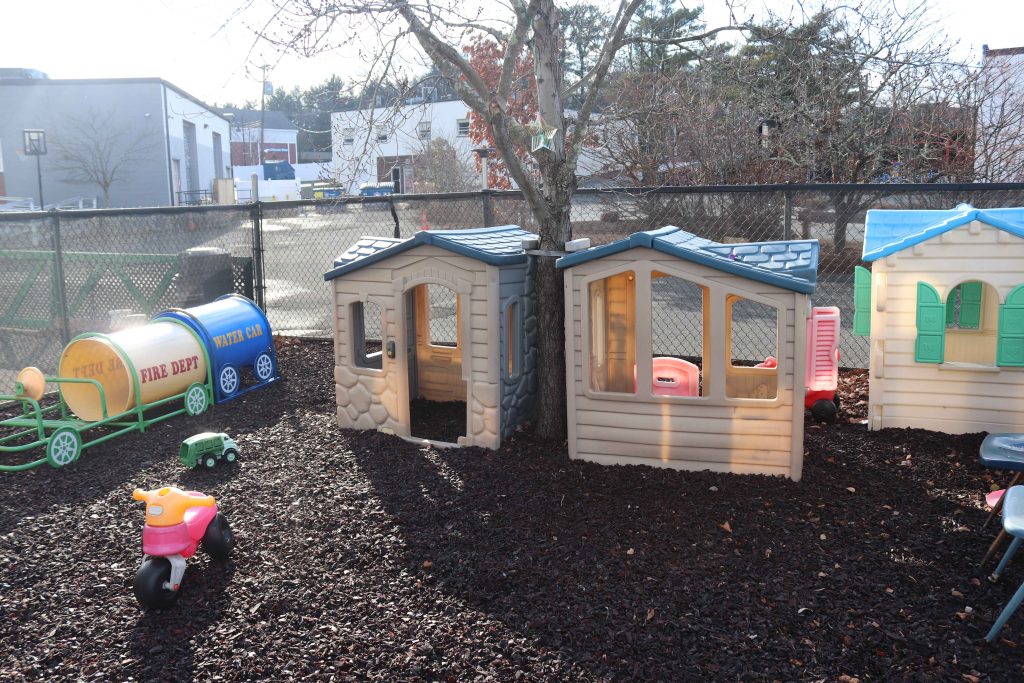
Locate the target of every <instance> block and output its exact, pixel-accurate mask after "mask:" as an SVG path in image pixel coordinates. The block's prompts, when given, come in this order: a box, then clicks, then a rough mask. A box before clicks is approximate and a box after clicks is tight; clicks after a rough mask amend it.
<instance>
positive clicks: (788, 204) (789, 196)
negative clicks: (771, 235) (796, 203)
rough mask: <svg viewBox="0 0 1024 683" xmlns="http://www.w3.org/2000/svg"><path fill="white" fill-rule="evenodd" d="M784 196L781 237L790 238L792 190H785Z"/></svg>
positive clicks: (791, 236)
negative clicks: (784, 206) (784, 205)
mask: <svg viewBox="0 0 1024 683" xmlns="http://www.w3.org/2000/svg"><path fill="white" fill-rule="evenodd" d="M784 196H785V198H786V208H785V214H786V218H785V223H784V226H783V228H782V239H784V240H791V239H793V191H792V190H786V191H785V193H784Z"/></svg>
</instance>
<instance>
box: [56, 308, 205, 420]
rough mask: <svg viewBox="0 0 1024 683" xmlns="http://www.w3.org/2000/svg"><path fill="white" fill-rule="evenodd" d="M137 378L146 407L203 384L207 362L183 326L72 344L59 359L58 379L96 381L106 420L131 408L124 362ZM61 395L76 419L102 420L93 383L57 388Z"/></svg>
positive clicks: (144, 328)
mask: <svg viewBox="0 0 1024 683" xmlns="http://www.w3.org/2000/svg"><path fill="white" fill-rule="evenodd" d="M107 339H110V341H111V342H114V343H115V344H116V345H117V346H119V347H120V348H121V349H122V350H123V351H124V354H125V356H127V359H128V360H130V361H131V363H132V364H133V365H134V366H135V370H136V372H138V373H139V383H140V388H141V391H142V396H141V400H142V403H143V404H145V403H151V402H153V401H157V400H159V399H162V398H166V397H168V396H173V395H174V394H179V393H182V392H183V391H185V389H187V388H188V386H189V385H190V384H192V383H193V382H205V381H206V360H205V358H204V357H203V350H202V347H201V346H200V345H199V342H198V341H197V340H196V338H195V337H194V336H193V335H192V333H191V332H189V330H187V329H186V328H185V327H184V326H182V325H179V324H177V323H172V322H155V323H149V324H148V325H143V326H142V327H135V328H132V329H129V330H123V331H121V332H114V333H113V334H109V335H106V336H105V338H104V337H89V338H86V339H78V340H75V341H72V342H71V343H70V344H68V345H67V347H65V349H64V352H63V353H62V354H61V357H60V367H59V370H58V374H59V376H60V377H68V378H76V379H95V380H96V381H98V382H99V383H100V384H101V385H102V386H103V390H104V392H106V397H107V414H108V416H111V415H117V414H118V413H123V412H125V411H127V410H129V409H131V408H133V407H135V405H136V403H135V401H136V396H135V395H134V394H135V390H134V386H133V382H132V380H131V376H130V375H129V373H128V365H127V363H125V358H124V357H122V356H121V354H120V353H119V352H118V351H117V349H116V348H115V347H114V346H113V345H112V344H111V343H109V342H107ZM60 390H61V395H62V396H63V397H64V400H65V402H67V404H68V407H69V408H70V409H71V410H72V412H74V413H75V415H77V416H78V417H79V418H80V419H82V420H85V421H86V422H95V421H97V420H100V419H102V416H103V413H102V406H101V402H100V396H99V392H98V391H97V390H96V388H95V387H94V386H93V385H92V384H68V383H63V384H61V388H60Z"/></svg>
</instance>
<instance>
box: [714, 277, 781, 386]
mask: <svg viewBox="0 0 1024 683" xmlns="http://www.w3.org/2000/svg"><path fill="white" fill-rule="evenodd" d="M725 306H726V324H727V326H728V334H727V337H726V338H727V339H728V345H729V346H728V348H727V349H726V353H727V355H726V358H728V359H729V363H728V365H727V366H726V371H725V372H726V378H725V379H726V381H725V395H726V397H727V398H754V399H774V398H775V397H776V396H777V395H778V384H779V367H778V362H779V361H778V358H779V309H777V308H776V307H775V306H770V305H768V304H764V303H761V302H760V301H752V300H750V299H744V298H743V297H741V296H738V295H736V294H730V295H728V296H727V297H726V300H725Z"/></svg>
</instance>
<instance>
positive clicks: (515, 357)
mask: <svg viewBox="0 0 1024 683" xmlns="http://www.w3.org/2000/svg"><path fill="white" fill-rule="evenodd" d="M521 334H522V326H521V324H520V322H519V302H518V301H513V302H512V303H510V304H509V305H508V312H507V313H506V316H505V354H506V358H505V370H506V371H507V372H508V378H509V379H512V378H513V377H515V376H516V375H518V374H519V363H520V360H519V354H520V352H521V349H520V346H521V344H520V341H519V340H520V335H521Z"/></svg>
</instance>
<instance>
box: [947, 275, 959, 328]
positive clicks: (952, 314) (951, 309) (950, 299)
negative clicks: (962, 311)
mask: <svg viewBox="0 0 1024 683" xmlns="http://www.w3.org/2000/svg"><path fill="white" fill-rule="evenodd" d="M959 289H960V285H957V286H956V287H954V288H953V289H951V290H949V296H947V297H946V327H952V326H953V324H954V323H956V293H957V290H959Z"/></svg>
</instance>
